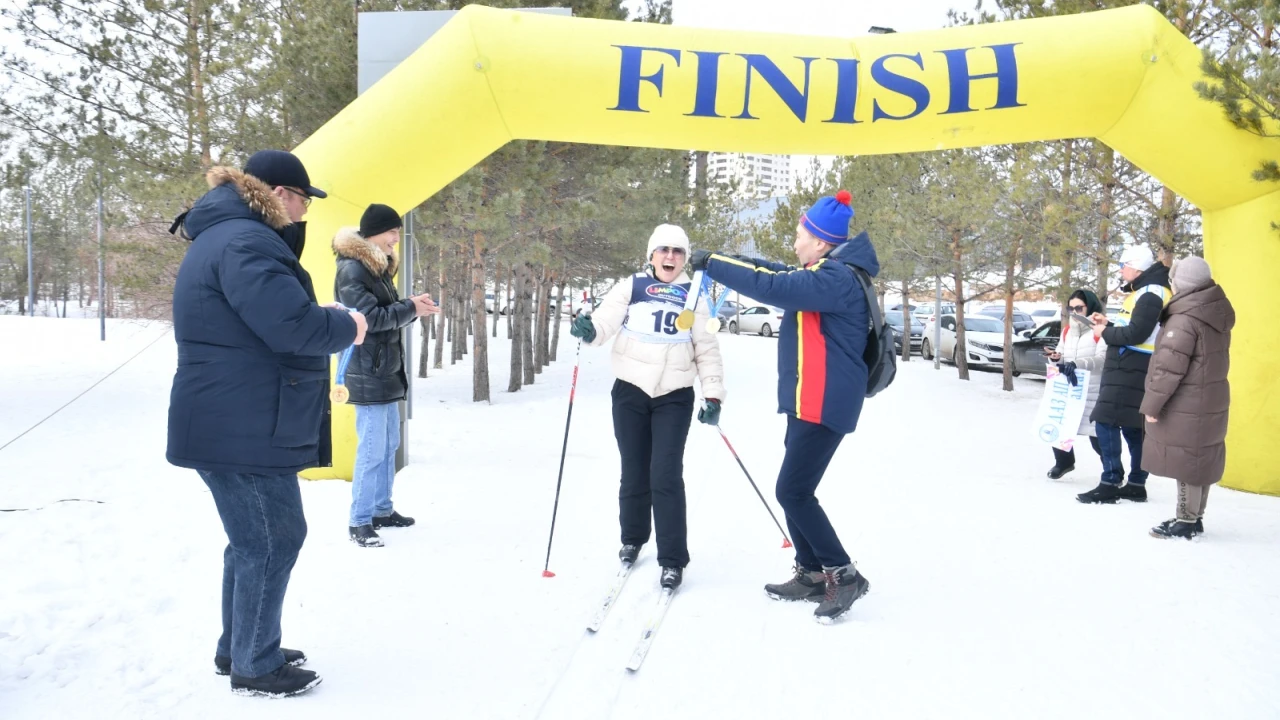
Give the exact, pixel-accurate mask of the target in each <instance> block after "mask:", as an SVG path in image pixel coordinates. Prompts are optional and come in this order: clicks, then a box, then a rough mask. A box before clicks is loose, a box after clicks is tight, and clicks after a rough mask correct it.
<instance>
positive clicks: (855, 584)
mask: <svg viewBox="0 0 1280 720" xmlns="http://www.w3.org/2000/svg"><path fill="white" fill-rule="evenodd" d="M823 571H824V572H825V574H826V581H827V582H826V593H825V594H823V596H822V603H821V604H820V605H818V609H817V610H814V611H813V616H814V618H816V619H817V621H818V622H820V623H822V624H824V625H830V624H831V623H833V622H835V621H836V620H837V619H838V618H839V617H840V616H841V615H844V614H845V613H846V612H848V611H849V608H850V607H852V606H853V603H854V601H855V600H857V599H858V598H860V597H862V596H863V595H866V594H867V591H868V590H870V589H871V583H869V582H867V579H866V578H865V577H863V576H862V573H860V572H858V569H857V568H855V567H854V566H853V564H852V563H850V564H848V565H842V566H840V567H835V568H823Z"/></svg>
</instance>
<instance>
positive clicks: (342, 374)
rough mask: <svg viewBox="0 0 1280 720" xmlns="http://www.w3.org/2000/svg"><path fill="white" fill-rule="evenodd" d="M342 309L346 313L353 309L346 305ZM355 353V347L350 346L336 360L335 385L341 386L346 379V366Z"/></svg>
mask: <svg viewBox="0 0 1280 720" xmlns="http://www.w3.org/2000/svg"><path fill="white" fill-rule="evenodd" d="M342 309H343V310H346V311H347V312H351V311H352V310H353V308H349V307H347V306H346V305H343V306H342ZM355 351H356V346H355V345H351V346H349V347H348V348H347V349H346V350H343V351H342V356H341V357H339V358H338V376H337V377H336V378H335V379H334V384H335V385H342V384H343V381H344V380H346V379H347V366H348V365H350V364H351V355H352V354H353V353H354V352H355Z"/></svg>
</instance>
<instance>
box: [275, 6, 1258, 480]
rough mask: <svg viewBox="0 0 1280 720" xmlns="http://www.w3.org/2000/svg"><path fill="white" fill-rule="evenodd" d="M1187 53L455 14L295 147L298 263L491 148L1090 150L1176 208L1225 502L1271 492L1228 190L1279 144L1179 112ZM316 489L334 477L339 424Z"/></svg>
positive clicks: (1062, 38) (1247, 222)
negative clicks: (1230, 358) (1170, 194)
mask: <svg viewBox="0 0 1280 720" xmlns="http://www.w3.org/2000/svg"><path fill="white" fill-rule="evenodd" d="M1200 58H1201V53H1200V51H1199V50H1198V49H1197V48H1196V47H1195V46H1194V45H1193V44H1192V43H1191V42H1190V41H1189V40H1187V39H1186V38H1185V37H1183V36H1182V35H1181V34H1180V33H1179V32H1178V31H1177V30H1175V29H1174V28H1173V26H1172V25H1170V24H1169V23H1168V22H1167V21H1166V20H1165V19H1164V18H1163V17H1162V16H1161V15H1160V14H1159V13H1157V12H1156V11H1155V10H1153V9H1152V8H1150V7H1147V6H1145V5H1136V6H1132V7H1128V8H1123V9H1118V10H1109V11H1103V12H1095V13H1090V14H1087V15H1074V16H1062V17H1054V18H1045V19H1035V20H1022V21H1016V22H1006V23H997V24H990V25H981V26H974V27H960V28H948V29H943V30H936V31H930V32H919V33H902V34H893V35H872V36H867V37H862V38H858V39H857V40H856V41H853V40H843V39H838V38H823V37H794V36H785V35H773V34H766V33H744V32H728V31H717V30H705V29H694V28H686V27H673V26H666V25H653V24H642V23H625V22H612V21H601V20H587V19H579V18H565V17H555V16H550V15H540V14H532V13H520V12H514V11H504V10H495V9H491V8H486V7H481V6H475V5H472V6H468V7H467V8H466V9H465V10H463V11H462V12H460V13H459V14H458V15H457V16H455V17H454V18H453V19H452V20H451V21H450V22H449V23H448V24H447V25H445V27H444V28H442V29H441V30H440V31H439V32H438V33H437V34H436V35H435V36H434V37H432V38H431V39H430V41H428V42H427V43H425V44H424V45H423V46H422V47H421V48H419V49H418V50H417V51H416V52H415V53H414V54H413V55H412V56H410V57H409V58H408V59H407V60H405V61H404V62H403V63H402V64H401V65H400V66H398V67H397V68H396V69H395V70H393V71H392V72H390V73H389V74H388V75H386V76H385V77H384V78H383V79H382V80H381V81H380V82H378V83H377V85H375V86H374V87H373V88H371V89H369V90H368V91H367V92H366V93H365V94H364V95H362V96H361V97H360V98H359V99H358V100H356V101H355V102H353V103H352V104H351V105H350V106H348V107H347V108H345V109H344V110H343V111H342V112H341V113H339V114H338V115H337V116H336V117H334V118H333V119H332V120H330V121H329V122H328V123H327V124H326V125H325V126H324V127H322V128H321V129H320V130H319V131H318V132H316V134H315V135H313V136H312V137H311V138H309V139H308V140H307V141H306V142H304V143H303V144H302V145H301V146H299V147H298V148H297V151H296V152H297V153H298V155H299V156H300V157H302V159H303V160H304V161H305V163H306V165H307V169H308V170H309V171H310V173H311V177H312V179H313V182H315V183H316V184H317V185H318V186H320V187H323V188H325V189H327V190H328V191H329V193H330V199H329V200H326V201H321V202H318V203H315V205H314V206H313V208H312V210H311V215H310V216H309V217H308V220H309V221H310V222H309V225H310V229H309V230H308V234H309V235H310V237H311V242H310V243H309V244H308V249H307V252H306V256H305V257H304V261H305V262H306V264H307V266H308V267H309V268H310V269H311V272H312V273H313V275H314V277H315V285H316V288H317V290H318V291H319V292H320V294H321V295H326V294H328V293H329V292H330V291H331V288H332V285H333V268H334V263H333V258H332V255H331V253H330V251H329V247H328V242H327V240H328V239H329V238H331V237H332V236H333V234H334V232H335V231H336V229H337V228H338V227H339V226H340V225H344V224H352V223H354V222H355V221H356V220H357V219H358V217H359V214H360V212H361V211H362V210H363V208H364V207H365V206H366V205H367V204H368V203H370V202H382V203H388V204H390V205H392V206H393V207H396V208H397V209H399V210H400V211H401V212H405V211H407V210H408V209H409V208H411V207H413V206H415V205H417V204H418V203H419V202H421V201H422V200H423V199H424V198H426V197H429V196H430V195H431V194H433V193H435V192H436V191H437V190H439V189H441V188H442V187H444V186H445V185H446V184H448V183H449V182H450V181H452V180H453V179H454V178H456V177H457V176H459V175H460V174H462V173H463V172H465V171H466V170H467V169H468V168H470V167H472V166H473V165H475V164H476V163H478V162H480V161H481V160H483V159H484V158H485V157H486V156H487V155H489V154H490V153H492V152H493V151H494V150H497V149H498V148H499V147H501V146H502V145H503V144H505V143H507V142H508V141H510V140H516V139H528V140H534V139H536V140H559V141H569V142H580V143H597V144H609V145H633V146H643V147H653V148H669V149H689V148H698V149H701V150H716V151H729V152H752V153H803V154H833V155H851V154H880V153H902V152H923V151H930V150H941V149H947V148H962V147H974V146H980V145H989V144H996V143H1016V142H1029V141H1038V140H1056V139H1062V138H1077V137H1093V138H1098V139H1100V140H1102V141H1103V142H1105V143H1107V144H1108V145H1110V146H1111V147H1113V148H1115V149H1116V150H1117V151H1119V152H1120V153H1122V154H1124V156H1125V157H1127V158H1129V159H1130V160H1132V161H1133V162H1134V163H1135V164H1137V165H1138V166H1139V167H1141V168H1142V169H1143V170H1145V171H1147V172H1148V173H1150V174H1152V175H1154V176H1155V177H1157V178H1159V179H1160V180H1161V181H1162V182H1164V183H1166V184H1168V185H1169V186H1170V187H1172V188H1173V189H1174V190H1175V191H1176V192H1178V193H1179V194H1180V195H1182V196H1183V197H1186V198H1187V199H1189V200H1190V201H1191V202H1193V203H1195V204H1196V205H1197V206H1198V207H1199V208H1200V209H1201V210H1202V211H1203V213H1204V233H1205V252H1206V255H1207V256H1208V260H1209V262H1210V263H1211V264H1212V266H1213V270H1214V274H1215V276H1216V277H1217V278H1218V280H1219V281H1220V282H1221V284H1222V285H1223V286H1224V287H1225V288H1226V289H1227V291H1228V292H1229V293H1230V294H1231V298H1232V300H1233V301H1234V303H1235V306H1236V310H1237V312H1238V320H1239V323H1238V325H1237V328H1236V332H1235V343H1234V351H1235V352H1234V361H1235V362H1234V366H1233V368H1232V373H1231V380H1232V384H1233V390H1234V393H1233V394H1234V399H1233V403H1232V408H1231V427H1230V431H1229V434H1228V440H1227V442H1228V446H1229V452H1228V464H1227V478H1226V480H1225V481H1224V482H1225V484H1227V485H1229V486H1231V487H1235V488H1239V489H1244V490H1251V491H1255V492H1264V493H1270V494H1280V475H1278V474H1277V473H1276V472H1275V470H1274V467H1275V464H1274V458H1275V450H1274V448H1273V447H1272V443H1274V442H1276V436H1277V435H1278V434H1280V393H1278V392H1277V391H1278V390H1280V373H1277V370H1280V363H1277V361H1276V358H1277V357H1278V356H1280V333H1276V332H1275V329H1274V327H1273V325H1272V323H1270V322H1268V318H1269V317H1270V316H1271V315H1272V314H1273V313H1272V312H1271V308H1272V307H1273V305H1274V296H1273V294H1272V293H1271V292H1270V285H1271V284H1272V283H1273V281H1274V276H1275V271H1276V270H1277V269H1280V237H1277V236H1276V234H1275V232H1274V231H1273V230H1272V229H1271V221H1272V220H1276V219H1280V192H1276V191H1274V186H1273V185H1268V184H1263V183H1258V182H1255V181H1253V180H1252V179H1251V177H1250V172H1251V171H1252V170H1253V169H1254V168H1255V167H1257V165H1258V163H1259V161H1261V160H1263V159H1265V158H1272V159H1274V158H1275V157H1276V156H1277V155H1280V144H1278V143H1277V141H1275V140H1271V139H1265V138H1260V137H1257V136H1255V135H1252V134H1250V133H1247V132H1242V131H1239V130H1236V129H1234V128H1233V127H1231V126H1230V125H1229V124H1228V123H1227V122H1226V121H1225V119H1224V118H1223V115H1222V111H1221V110H1220V109H1219V108H1218V107H1217V106H1216V105H1214V104H1212V103H1209V102H1205V101H1202V100H1200V99H1199V98H1198V97H1197V96H1196V94H1195V91H1194V90H1193V89H1192V83H1193V82H1194V81H1196V80H1197V79H1199V78H1200V71H1199V63H1200ZM335 420H336V422H335V427H338V428H348V429H346V430H340V431H336V432H335V438H334V440H335V459H336V462H337V464H336V465H335V467H334V468H332V469H318V470H315V471H312V472H310V473H308V475H309V476H312V477H334V476H340V477H346V478H349V477H350V474H351V466H352V464H353V458H354V447H355V438H354V431H353V430H351V429H350V428H352V427H353V423H352V421H351V416H350V409H349V408H339V409H338V411H337V414H336V417H335Z"/></svg>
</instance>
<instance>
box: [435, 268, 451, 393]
mask: <svg viewBox="0 0 1280 720" xmlns="http://www.w3.org/2000/svg"><path fill="white" fill-rule="evenodd" d="M444 268H445V265H444V248H441V249H440V273H439V275H438V276H437V278H436V283H437V284H436V297H435V301H436V302H437V303H438V304H439V305H440V314H439V315H437V316H436V352H435V359H434V360H435V361H434V362H433V363H432V364H433V365H435V368H436V369H437V370H442V369H444V340H445V336H446V335H447V334H448V333H447V332H446V331H445V323H446V322H447V320H448V318H447V316H448V314H449V298H448V297H446V294H447V293H446V292H445V288H446V287H448V286H449V285H448V278H447V277H446V276H445V272H444Z"/></svg>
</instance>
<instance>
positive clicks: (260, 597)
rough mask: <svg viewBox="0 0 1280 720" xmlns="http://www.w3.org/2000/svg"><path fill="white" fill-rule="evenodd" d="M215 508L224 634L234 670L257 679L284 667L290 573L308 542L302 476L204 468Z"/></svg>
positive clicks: (221, 649) (221, 651)
mask: <svg viewBox="0 0 1280 720" xmlns="http://www.w3.org/2000/svg"><path fill="white" fill-rule="evenodd" d="M199 473H200V477H201V478H202V479H203V480H204V482H205V484H206V485H208V486H209V492H210V493H212V494H213V502H214V504H215V505H217V506H218V515H219V516H220V517H221V518H222V528H223V529H224V530H225V531H226V533H227V541H228V544H227V549H226V550H225V551H224V552H223V553H222V637H220V638H218V650H217V654H218V655H222V656H224V657H230V658H231V672H233V673H235V674H236V675H241V676H244V677H260V676H262V675H266V674H267V673H269V672H272V671H274V670H275V669H276V668H279V667H280V666H281V665H283V664H284V655H283V654H282V653H281V652H280V613H281V611H282V610H283V608H284V593H285V589H286V588H287V587H288V586H289V575H290V573H292V572H293V564H294V563H295V562H296V561H297V559H298V551H300V550H301V549H302V543H303V541H304V540H306V538H307V519H306V517H305V516H304V515H303V512H302V494H301V493H300V492H299V490H298V476H297V475H296V474H291V475H250V474H247V473H220V472H209V471H206V470H200V471H199Z"/></svg>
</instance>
